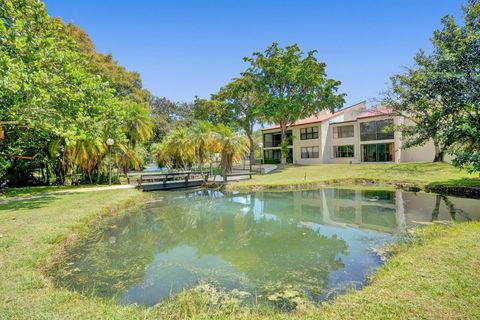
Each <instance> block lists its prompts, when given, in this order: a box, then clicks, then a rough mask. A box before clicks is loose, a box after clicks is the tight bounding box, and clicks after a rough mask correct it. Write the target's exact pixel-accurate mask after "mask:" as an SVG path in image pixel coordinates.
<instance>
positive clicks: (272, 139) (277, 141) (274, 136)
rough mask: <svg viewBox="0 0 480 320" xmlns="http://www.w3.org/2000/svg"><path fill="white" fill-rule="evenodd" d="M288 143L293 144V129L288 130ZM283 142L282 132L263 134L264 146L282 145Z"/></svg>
mask: <svg viewBox="0 0 480 320" xmlns="http://www.w3.org/2000/svg"><path fill="white" fill-rule="evenodd" d="M287 139H288V145H289V146H291V145H292V131H287ZM281 143H282V135H281V134H280V132H275V133H264V134H263V146H264V147H266V148H271V147H280V145H281Z"/></svg>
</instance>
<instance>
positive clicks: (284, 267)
mask: <svg viewBox="0 0 480 320" xmlns="http://www.w3.org/2000/svg"><path fill="white" fill-rule="evenodd" d="M151 195H152V197H153V198H152V199H150V200H149V201H148V202H147V203H146V204H145V206H144V207H143V208H142V209H141V210H137V211H136V212H130V213H128V214H125V215H122V216H121V217H116V218H112V219H108V220H106V221H104V222H103V223H102V224H101V225H99V226H98V227H97V228H95V229H94V230H91V231H90V233H89V234H88V235H87V236H86V237H85V238H83V239H82V240H81V241H80V242H79V243H78V244H77V245H76V246H75V247H74V248H72V249H71V250H69V252H68V256H67V259H66V260H65V261H62V262H59V263H58V265H57V266H56V268H55V269H54V270H51V274H52V276H53V277H54V280H55V282H56V284H57V285H59V286H64V287H69V288H72V289H75V290H78V291H80V292H83V293H87V294H94V295H99V296H113V297H116V298H117V299H118V301H119V302H120V303H140V304H145V305H153V304H155V303H157V302H158V301H159V300H162V299H165V298H167V297H169V296H170V295H172V294H175V293H177V292H178V291H180V290H182V289H185V288H191V287H193V286H195V285H197V284H199V283H209V284H212V285H215V286H217V287H219V288H221V289H223V290H227V291H228V290H232V289H237V290H241V291H245V292H248V293H249V294H250V296H251V297H254V296H257V297H258V296H260V297H269V296H271V295H273V294H275V293H276V292H279V291H282V290H285V288H289V290H290V291H294V292H298V293H299V294H302V295H305V296H307V297H310V298H311V299H312V300H321V299H325V298H327V297H328V296H329V295H330V293H332V292H336V291H338V290H340V291H341V290H342V288H346V287H353V288H358V287H360V286H361V285H362V283H363V282H364V279H365V275H366V273H368V272H370V271H371V270H372V269H374V268H375V267H377V266H378V265H379V264H380V261H379V259H378V257H377V256H375V254H373V253H372V248H374V247H379V246H382V245H383V244H384V243H385V242H387V241H391V240H392V239H393V238H394V237H395V235H396V234H398V233H402V232H403V231H404V230H405V228H406V227H407V226H408V225H409V224H412V223H415V222H420V221H432V220H437V219H447V218H451V219H457V220H467V219H471V218H478V217H472V216H470V215H469V213H472V212H475V210H474V208H477V207H478V204H479V201H478V200H471V199H459V198H447V197H444V196H434V195H428V194H414V193H406V192H401V191H395V192H392V191H362V190H348V189H319V190H308V191H295V192H263V193H246V194H245V193H230V194H223V193H221V192H216V191H209V190H202V191H195V192H187V193H185V192H161V193H152V194H151ZM477 215H478V213H477Z"/></svg>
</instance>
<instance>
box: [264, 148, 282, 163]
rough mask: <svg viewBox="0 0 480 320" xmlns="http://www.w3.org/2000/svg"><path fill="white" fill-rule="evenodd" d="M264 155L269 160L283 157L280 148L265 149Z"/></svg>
mask: <svg viewBox="0 0 480 320" xmlns="http://www.w3.org/2000/svg"><path fill="white" fill-rule="evenodd" d="M263 156H264V159H265V160H266V161H268V160H280V158H281V151H280V150H279V149H275V150H264V151H263Z"/></svg>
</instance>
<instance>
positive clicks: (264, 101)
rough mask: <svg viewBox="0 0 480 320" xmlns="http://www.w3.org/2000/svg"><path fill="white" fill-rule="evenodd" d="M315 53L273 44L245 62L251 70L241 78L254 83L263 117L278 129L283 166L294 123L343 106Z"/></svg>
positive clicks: (333, 83)
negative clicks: (290, 130) (288, 136)
mask: <svg viewBox="0 0 480 320" xmlns="http://www.w3.org/2000/svg"><path fill="white" fill-rule="evenodd" d="M316 53H317V52H316V51H309V52H308V53H307V54H306V55H305V54H304V53H303V52H302V51H301V50H300V48H299V47H298V45H296V44H295V45H290V46H287V47H285V48H281V47H279V45H278V44H277V43H273V44H272V45H270V46H269V47H268V48H267V49H266V50H265V51H264V52H255V53H253V56H252V57H249V58H248V57H247V58H245V61H247V62H249V63H250V67H249V68H248V69H247V71H246V72H244V73H243V76H245V77H248V78H250V79H252V81H253V83H254V87H255V91H256V95H257V97H258V99H259V104H260V105H261V107H262V109H261V113H262V115H264V116H265V117H266V119H267V120H269V121H271V122H274V123H278V124H279V125H280V129H281V141H282V146H283V148H282V159H281V161H282V163H286V154H285V146H286V144H287V143H288V141H287V130H288V128H289V127H290V126H291V125H292V124H293V123H295V121H297V120H299V119H301V118H306V117H310V116H313V115H315V114H317V113H319V112H321V111H322V110H334V109H335V108H339V107H341V106H342V105H343V103H344V99H343V97H344V95H343V94H338V93H337V91H338V87H339V85H340V82H339V81H336V80H334V79H330V78H328V77H327V74H326V71H325V68H326V64H325V63H323V62H319V61H318V60H317V58H316V56H315V55H316Z"/></svg>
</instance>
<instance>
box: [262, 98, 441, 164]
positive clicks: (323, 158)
mask: <svg viewBox="0 0 480 320" xmlns="http://www.w3.org/2000/svg"><path fill="white" fill-rule="evenodd" d="M403 121H405V120H404V118H403V117H398V116H394V115H393V114H392V113H391V111H390V110H388V109H385V108H374V109H370V110H367V108H366V103H365V101H363V102H360V103H357V104H355V105H352V106H350V107H347V108H344V109H342V110H340V111H338V112H335V113H331V112H328V111H323V112H322V113H320V114H318V115H316V116H314V117H310V118H307V119H302V120H299V121H297V122H295V123H294V124H292V125H291V126H290V127H289V130H288V132H287V136H288V137H291V139H289V140H290V141H291V143H290V146H289V153H288V156H287V162H289V163H296V164H319V163H366V162H412V161H432V160H433V158H434V156H435V148H434V145H433V143H432V142H428V143H426V144H425V145H424V146H421V147H413V148H408V149H402V139H401V134H400V133H399V132H397V131H393V130H388V128H391V127H393V126H392V125H399V124H402V123H403ZM262 131H263V156H264V160H265V162H266V163H275V162H280V158H281V153H280V152H281V151H280V143H281V135H280V127H279V126H278V125H275V126H272V127H270V128H266V129H263V130H262Z"/></svg>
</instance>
